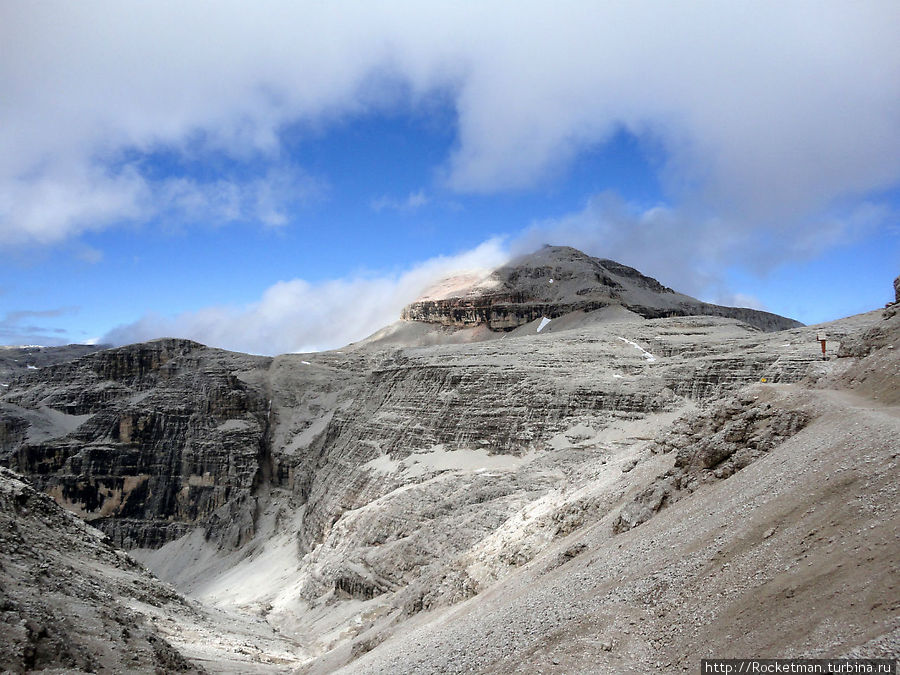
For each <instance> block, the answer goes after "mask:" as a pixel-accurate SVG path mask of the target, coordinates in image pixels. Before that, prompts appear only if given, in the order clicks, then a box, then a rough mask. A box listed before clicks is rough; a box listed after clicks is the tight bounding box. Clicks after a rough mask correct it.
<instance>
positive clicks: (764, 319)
mask: <svg viewBox="0 0 900 675" xmlns="http://www.w3.org/2000/svg"><path fill="white" fill-rule="evenodd" d="M440 287H441V289H442V291H441V292H431V293H426V296H425V297H423V298H421V299H419V300H417V301H416V302H414V303H412V304H410V305H408V306H407V307H405V308H404V310H403V313H402V318H403V319H404V320H407V321H419V322H424V323H435V324H440V325H442V326H450V327H454V328H472V327H475V326H480V325H484V326H487V327H488V328H489V329H490V330H493V331H509V330H513V329H515V328H517V327H519V326H522V325H524V324H526V323H530V322H531V321H534V320H536V319H540V318H547V319H555V318H557V317H560V316H563V315H564V314H569V313H571V312H576V311H582V312H592V311H594V310H597V309H602V308H605V307H610V306H618V307H624V308H625V309H627V310H629V311H631V312H634V313H635V314H638V315H640V316H642V317H644V318H647V319H657V318H662V317H673V316H695V315H706V316H719V317H726V318H732V319H738V320H740V321H743V322H744V323H747V324H749V325H751V326H754V327H756V328H759V329H760V330H763V331H776V330H784V329H787V328H795V327H797V326H799V325H800V324H799V323H798V322H797V321H794V320H792V319H788V318H785V317H782V316H778V315H777V314H771V313H769V312H762V311H759V310H752V309H745V308H735V307H723V306H720V305H713V304H709V303H705V302H701V301H699V300H696V299H695V298H691V297H689V296H687V295H683V294H681V293H676V292H675V291H673V290H672V289H671V288H667V287H666V286H663V285H662V284H660V283H659V282H658V281H657V280H656V279H653V278H651V277H647V276H645V275H643V274H641V273H640V272H638V271H637V270H636V269H633V268H631V267H627V266H626V265H622V264H620V263H617V262H615V261H612V260H604V259H599V258H593V257H591V256H588V255H586V254H584V253H582V252H581V251H578V250H576V249H573V248H570V247H566V246H545V247H544V248H542V249H541V250H540V251H538V252H537V253H534V254H531V255H528V256H524V257H521V258H518V259H516V260H513V261H512V262H510V263H509V264H508V265H504V266H503V267H500V268H498V269H496V270H494V271H493V272H491V273H490V274H489V275H487V276H486V277H484V278H483V279H481V280H479V281H477V282H475V283H474V284H471V285H469V286H468V287H464V288H462V289H460V288H458V287H456V286H455V285H454V284H451V283H448V282H443V283H442V284H441V286H440ZM445 288H452V289H453V290H451V291H445V290H443V289H445Z"/></svg>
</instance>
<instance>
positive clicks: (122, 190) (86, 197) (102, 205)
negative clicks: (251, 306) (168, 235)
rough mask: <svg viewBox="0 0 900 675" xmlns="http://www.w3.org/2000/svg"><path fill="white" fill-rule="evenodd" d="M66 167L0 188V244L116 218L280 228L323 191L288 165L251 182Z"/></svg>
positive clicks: (55, 236)
mask: <svg viewBox="0 0 900 675" xmlns="http://www.w3.org/2000/svg"><path fill="white" fill-rule="evenodd" d="M67 169H69V168H68V167H67V168H63V169H61V170H59V171H56V172H54V173H52V174H51V173H49V172H45V173H44V174H42V175H40V176H39V177H34V178H29V179H15V180H12V181H9V182H8V183H7V184H6V185H5V186H3V188H0V244H4V243H5V244H23V243H39V244H48V243H53V242H57V241H59V240H61V239H64V238H65V237H66V236H69V235H73V234H80V233H82V232H87V231H96V230H101V229H103V228H105V227H108V226H110V225H112V224H114V223H116V222H118V221H121V220H126V221H130V222H134V223H145V222H149V221H151V220H155V221H160V222H163V223H166V222H168V223H182V222H187V223H192V224H198V223H199V224H210V225H218V224H223V223H228V222H234V221H241V222H258V223H262V224H264V225H266V226H272V227H277V226H281V225H284V224H285V223H287V222H288V220H289V219H290V217H291V213H292V212H293V211H294V210H295V209H296V207H297V205H298V204H302V203H305V202H307V201H309V200H311V199H314V198H315V197H316V196H317V195H319V194H320V193H321V192H322V191H323V190H324V186H323V185H322V183H321V181H317V180H316V179H314V178H312V177H310V176H308V175H307V174H305V173H304V172H303V171H301V170H300V169H298V168H296V167H293V166H279V167H273V168H271V169H269V170H268V171H267V172H266V173H265V174H264V175H262V176H258V177H255V178H241V179H229V178H221V179H216V180H211V181H198V180H195V179H191V178H183V177H169V178H162V179H155V180H153V179H148V178H146V177H145V176H144V175H143V174H141V172H140V171H139V170H138V168H137V167H136V166H135V165H126V166H125V167H123V168H121V169H120V170H119V171H118V173H115V174H111V173H110V172H108V171H105V170H102V169H100V168H98V167H93V166H84V167H76V168H75V169H74V170H67Z"/></svg>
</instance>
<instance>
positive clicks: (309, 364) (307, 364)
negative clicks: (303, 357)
mask: <svg viewBox="0 0 900 675" xmlns="http://www.w3.org/2000/svg"><path fill="white" fill-rule="evenodd" d="M300 363H302V364H303V365H304V366H311V365H312V364H311V363H310V362H309V361H301V362H300Z"/></svg>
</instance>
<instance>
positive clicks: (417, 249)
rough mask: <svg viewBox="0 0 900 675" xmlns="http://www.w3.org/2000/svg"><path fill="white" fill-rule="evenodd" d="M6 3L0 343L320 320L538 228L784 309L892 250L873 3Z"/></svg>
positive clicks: (883, 90)
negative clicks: (466, 5)
mask: <svg viewBox="0 0 900 675" xmlns="http://www.w3.org/2000/svg"><path fill="white" fill-rule="evenodd" d="M0 15H2V17H3V20H2V21H0V44H3V45H4V46H3V47H2V48H0V49H2V51H3V53H2V54H0V55H2V57H3V58H2V59H0V92H2V93H3V96H2V97H0V99H2V102H0V343H4V344H23V343H29V344H30V343H38V344H59V343H66V342H81V341H87V340H104V341H113V342H128V341H134V340H141V339H149V338H152V337H157V336H161V335H180V336H184V337H192V338H194V339H198V340H200V341H203V342H206V343H208V344H213V345H216V346H223V347H227V348H232V349H241V350H246V351H253V352H259V353H277V352H283V351H293V350H309V349H318V348H329V347H337V346H340V345H341V344H345V343H346V342H349V341H352V340H356V339H359V338H361V337H364V336H365V335H367V334H368V333H370V332H372V331H374V330H376V329H377V328H379V327H380V326H382V325H384V324H387V323H389V322H391V321H393V320H394V319H395V318H396V317H397V316H398V313H399V309H400V308H401V307H402V305H403V304H405V303H406V302H409V301H411V300H413V299H414V298H415V297H416V295H417V294H418V293H419V292H421V290H423V288H424V287H425V286H427V285H428V284H430V283H431V282H433V281H434V280H435V279H436V278H437V277H440V276H442V275H446V274H449V273H451V272H453V271H454V270H457V269H465V268H468V269H471V268H479V269H488V268H490V267H492V266H494V265H497V264H500V263H502V262H503V261H504V260H506V259H508V258H509V256H511V255H515V254H517V253H522V252H527V251H528V250H530V249H532V248H537V247H538V246H539V245H541V244H543V243H553V244H569V245H572V246H576V247H578V248H581V249H583V250H585V251H587V252H588V253H591V254H592V255H598V256H601V257H609V258H613V259H616V260H619V261H620V262H623V263H626V264H630V265H633V266H635V267H637V268H638V269H640V270H641V271H643V272H645V273H647V274H650V275H652V276H655V277H657V278H658V279H659V280H660V281H662V282H663V283H666V284H667V285H670V286H673V287H675V288H677V289H679V290H682V291H684V292H687V293H689V294H692V295H695V296H697V297H700V298H702V299H705V300H709V301H713V302H721V303H725V304H740V305H745V306H756V307H761V308H765V309H768V310H770V311H774V312H778V313H781V314H786V315H788V316H792V317H794V318H797V319H799V320H801V321H804V322H807V323H813V322H818V321H824V320H829V319H834V318H838V317H840V316H845V315H848V314H852V313H856V312H860V311H866V310H868V309H874V308H876V307H878V306H880V305H882V304H883V303H884V302H886V301H888V300H890V299H891V281H892V279H893V278H894V276H896V275H897V274H898V273H900V229H898V226H900V219H898V214H900V47H898V43H897V41H896V37H895V36H896V30H895V29H897V28H898V27H900V6H898V5H897V4H896V3H893V2H883V3H881V2H871V3H865V4H863V3H854V4H850V3H828V2H816V3H801V2H798V3H791V4H790V5H785V4H784V3H764V2H754V3H739V2H738V3H729V4H727V5H726V4H725V3H702V2H692V3H685V4H679V3H671V4H668V5H666V6H665V7H661V6H659V5H658V4H657V3H640V2H633V3H631V2H630V3H607V4H605V5H602V6H598V5H597V4H596V3H584V4H580V3H571V4H568V5H565V6H564V7H563V8H562V9H560V8H559V7H558V6H557V7H556V8H552V7H550V5H549V4H547V3H527V2H526V3H500V2H497V3H486V4H484V5H482V6H481V7H480V8H479V9H477V10H476V9H472V8H466V7H461V6H458V5H452V4H443V3H434V4H429V5H425V4H424V3H415V4H411V3H400V2H394V3H350V2H348V3H335V4H332V5H329V6H324V5H322V4H320V3H310V4H305V3H277V2H264V3H260V4H259V5H254V7H253V9H252V10H251V9H249V8H248V7H247V6H245V5H242V4H239V3H234V4H232V3H227V2H223V3H216V4H215V5H211V4H207V3H202V2H193V3H166V2H159V3H153V4H152V5H151V4H142V5H139V4H128V3H103V2H97V3H90V2H85V3H79V4H77V5H76V4H72V3H58V4H57V3H52V2H51V3H42V4H41V5H37V4H26V3H14V2H8V1H5V0H0Z"/></svg>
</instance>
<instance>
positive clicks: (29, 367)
mask: <svg viewBox="0 0 900 675" xmlns="http://www.w3.org/2000/svg"><path fill="white" fill-rule="evenodd" d="M25 367H26V368H28V370H37V366H33V365H31V364H30V363H29V364H28V365H27V366H25Z"/></svg>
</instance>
